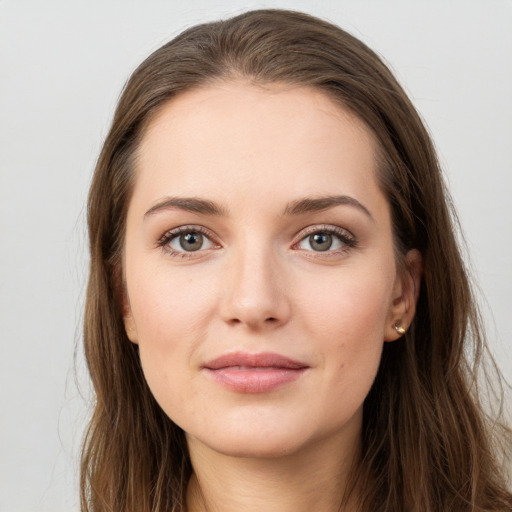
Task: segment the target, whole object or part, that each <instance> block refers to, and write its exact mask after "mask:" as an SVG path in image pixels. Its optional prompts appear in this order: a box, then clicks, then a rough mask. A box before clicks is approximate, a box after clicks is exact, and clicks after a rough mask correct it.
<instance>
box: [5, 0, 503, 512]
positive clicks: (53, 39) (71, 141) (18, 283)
mask: <svg viewBox="0 0 512 512" xmlns="http://www.w3.org/2000/svg"><path fill="white" fill-rule="evenodd" d="M185 4H187V5H186V6H185ZM261 7H287V8H294V9H298V10H303V11H306V12H310V13H313V14H317V15H319V16H322V17H325V18H327V19H329V20H331V21H334V22H336V23H338V24H339V25H341V26H342V27H343V28H345V29H348V30H349V31H350V32H352V33H354V34H355V35H356V36H359V37H360V38H361V39H363V40H364V41H365V42H367V43H368V44H369V45H370V46H371V47H372V48H374V49H375V50H377V51H378V52H379V53H380V54H382V55H384V56H385V59H386V60H387V62H388V63H389V64H390V65H391V67H392V68H393V69H394V70H395V72H396V74H397V75H398V78H399V80H400V81H401V82H402V84H403V85H404V86H405V88H406V90H407V91H408V92H409V94H410V95H411V97H412V99H413V101H414V103H415V104H416V106H417V107H418V109H419V111H420V112H421V114H422V116H423V117H424V119H425V121H426V123H427V124H428V126H429V128H430V130H431V132H432V135H433V137H434V140H435V142H436V144H437V147H438V150H439V153H440V157H441V161H442V163H443V165H444V168H445V171H446V174H447V178H448V181H449V183H450V187H451V191H452V193H453V197H454V200H455V203H456V205H457V207H458V210H459V214H460V219H461V222H462V225H463V228H464V234H465V237H466V241H467V245H468V252H469V255H470V261H471V266H472V269H473V274H474V276H475V278H476V280H477V282H478V283H479V286H480V289H481V291H482V299H481V300H482V305H483V308H484V313H485V318H486V321H487V324H488V328H489V332H490V341H491V347H492V350H493V352H494V354H495V356H496V357H497V359H498V362H499V364H500V366H501V368H502V370H503V372H504V373H505V375H506V376H507V378H508V379H509V381H512V361H511V357H510V354H511V352H512V340H511V338H512V292H511V289H512V286H511V285H512V270H511V267H512V206H511V200H510V198H511V197H512V172H511V162H512V30H510V26H511V20H512V2H510V1H498V0H492V1H489V0H481V1H469V0H463V1H450V2H448V1H439V0H438V1H428V2H427V1H414V0H408V1H398V0H386V1H383V0H380V1H349V0H338V1H332V0H331V1H329V0H303V1H299V0H295V1H293V2H292V1H284V0H283V1H275V2H271V1H266V2H249V1H246V2H244V1H235V0H222V1H221V0H218V1H213V0H212V1H198V0H192V1H190V2H182V1H179V2H178V1H165V2H164V1H156V0H152V1H138V2H135V1H123V2H118V1H98V0H97V1H91V0H89V1H87V2H85V1H61V2H57V1H37V0H34V1H32V2H30V1H23V0H11V1H6V0H4V1H1V0H0V344H1V346H0V411H1V413H0V512H11V511H14V512H25V511H38V512H39V511H41V512H43V511H51V512H59V511H76V510H78V499H77V494H78V490H77V476H78V454H79V447H80V443H81V437H82V434H83V428H84V425H85V420H86V418H87V401H88V399H89V395H90V392H89V389H88V385H87V378H86V373H85V371H84V365H83V361H82V357H81V348H80V324H81V316H82V305H83V296H84V287H85V279H86V268H87V254H86V242H85V227H84V201H85V196H86V191H87V186H88V183H89V180H90V177H91V172H92V169H93V167H94V162H95V158H96V156H97V154H98V151H99V148H100V144H101V141H102V139H103V137H104V136H105V134H106V132H107V127H108V124H109V122H110V119H111V116H112V113H113V109H114V106H115V102H116V99H117V97H118V95H119V92H120V90H121V87H122V85H123V83H124V81H125V80H126V78H127V77H128V75H129V73H130V72H131V71H132V70H133V69H134V67H135V66H136V65H137V64H138V63H139V62H140V61H141V60H142V59H143V58H144V57H145V56H147V54H148V53H149V52H150V51H151V50H153V49H156V48H157V47H158V46H160V45H161V44H162V43H164V42H165V41H167V40H168V39H170V38H171V37H172V36H174V35H176V34H177V33H178V32H179V31H181V30H182V29H183V28H185V27H188V26H190V25H193V24H195V23H197V22H200V21H206V20H211V19H215V18H218V17H221V16H227V15H230V14H234V13H239V12H242V11H243V10H246V9H248V8H261ZM484 295H485V297H486V299H484V298H483V296H484ZM75 344H77V346H78V348H77V356H76V369H75V365H74V351H75Z"/></svg>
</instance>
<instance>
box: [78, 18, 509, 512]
mask: <svg viewBox="0 0 512 512" xmlns="http://www.w3.org/2000/svg"><path fill="white" fill-rule="evenodd" d="M240 77H242V78H243V79H245V80H248V81H251V82H252V83H256V84H265V83H272V82H280V83H287V84H292V85H307V86H313V87H316V88H318V89H320V90H323V91H324V92H325V93H326V94H329V95H330V97H331V98H334V99H335V100H336V101H339V102H341V103H342V104H343V105H344V106H345V107H346V108H349V109H351V110H352V111H353V112H354V113H355V114H356V115H357V116H359V118H361V119H362V120H363V121H364V122H365V123H366V125H367V126H368V128H369V129H370V130H372V131H373V132H374V134H375V136H376V139H377V140H378V143H379V149H380V150H379V162H378V164H379V165H378V167H379V180H380V184H381V187H382V190H383V192H384V193H385V195H386V197H387V199H388V201H389V203H390V205H391V210H392V220H393V224H394V236H395V241H396V246H397V257H398V259H400V258H401V257H402V256H403V255H404V254H405V253H406V251H407V250H409V249H411V248H416V249H419V251H421V253H422V255H423V258H424V275H423V282H422V285H421V292H420V295H419V299H418V305H417V313H416V316H415V319H414V322H413V324H412V325H411V327H410V329H409V330H408V332H407V334H406V335H405V336H404V337H403V338H402V339H401V340H400V341H398V342H395V343H388V344H385V347H384V353H383V356H382V362H381V365H380V369H379V372H378V375H377V378H376V380H375V383H374V385H373V387H372V389H371V391H370V393H369V395H368V397H367V398H366V401H365V403H364V419H363V432H362V462H361V464H360V468H359V470H358V472H357V481H358V485H357V488H358V491H360V492H359V494H360V500H359V501H360V507H361V509H362V510H371V511H373V512H378V511H382V512H384V511H386V512H391V511H393V512H395V511H403V512H405V511H418V512H423V511H425V512H426V511H432V512H433V511H443V512H445V511H448V510H449V511H451V512H462V511H474V512H476V511H484V510H485V511H498V510H499V511H505V510H511V509H512V496H511V494H510V493H509V492H508V491H507V490H506V482H505V475H504V474H503V468H504V464H503V463H501V464H500V463H499V462H498V461H497V460H496V458H495V457H496V455H497V444H496V442H497V439H498V437H499V436H498V434H499V432H498V429H497V427H496V425H497V423H495V424H494V428H492V429H491V425H490V422H489V420H488V416H487V415H486V414H485V413H484V412H483V408H482V407H481V405H480V401H479V399H478V397H477V394H476V391H477V384H476V383H477V379H476V369H475V366H474V361H478V360H479V359H480V357H481V354H482V353H483V351H484V349H485V343H484V339H483V335H482V329H481V326H480V322H479V316H478V311H477V309H476V306H475V301H474V298H473V296H472V292H471V288H470V285H469V280H468V276H467V273H466V270H465V266H464V264H463V261H462V259H461V254H460V251H459V247H458V245H457V242H456V234H455V231H454V220H453V219H454V217H453V214H452V210H451V203H450V201H449V196H448V194H447V191H446V189H445V187H444V184H443V180H442V175H441V171H440V168H439V164H438V161H437V158H436V154H435V151H434V148H433V145H432V142H431V140H430V137H429V135H428V133H427V131H426V129H425V127H424V125H423V123H422V121H421V119H420V118H419V116H418V114H417V112H416V111H415V109H414V107H413V105H412V104H411V102H410V101H409V99H408V98H407V96H406V94H405V93H404V91H403V90H402V89H401V87H400V86H399V85H398V83H397V82H396V80H395V78H394V77H393V75H392V74H391V72H390V71H389V70H388V68H387V67H386V66H385V65H384V64H383V63H382V61H381V60H380V59H379V57H378V56H377V55H376V54H375V53H374V52H373V51H371V50H370V49H369V48H368V47H366V46H365V45H364V44H363V43H362V42H360V41H359V40H357V39H356V38H354V37H353V36H351V35H349V34H348V33H346V32H344V31H343V30H341V29H340V28H338V27H336V26H334V25H332V24H330V23H327V22H324V21H322V20H319V19H317V18H314V17H311V16H309V15H306V14H301V13H297V12H290V11H283V10H261V11H252V12H247V13H245V14H242V15H239V16H236V17H234V18H231V19H228V20H225V21H220V22H215V23H208V24H203V25H199V26H196V27H193V28H190V29H188V30H186V31H185V32H183V33H182V34H180V35H179V36H178V37H176V38H175V39H174V40H172V41H171V42H169V43H168V44H166V45H164V46H163V47H161V48H160V49H158V50H157V51H155V52H154V53H153V54H152V55H151V56H150V57H149V58H148V59H146V60H145V61H144V62H143V63H142V64H141V65H140V66H139V68H138V69H137V70H136V71H135V72H134V73H133V75H132V76H131V78H130V79H129V81H128V83H127V84H126V86H125V89H124V91H123V94H122V96H121V98H120V101H119V105H118V107H117V110H116V113H115V116H114V120H113V123H112V127H111V129H110V132H109V134H108V136H107V138H106V141H105V144H104V146H103V149H102V151H101V154H100V157H99V160H98V163H97V167H96V171H95V175H94V179H93V182H92V186H91V189H90V195H89V202H88V226H89V238H90V254H91V263H90V277H89V284H88V289H87V302H86V312H85V327H84V341H85V354H86V358H87V363H88V367H89V371H90V375H91V379H92V383H93V386H94V390H95V393H96V401H95V404H94V410H93V414H92V418H91V421H90V424H89V428H88V431H87V434H86V438H85V443H84V448H83V454H82V466H81V504H82V510H83V511H89V512H100V511H115V512H121V511H123V512H128V511H131V512H135V511H136V512H150V511H151V512H168V511H175V512H177V511H182V510H184V491H185V488H186V485H187V482H188V479H189V477H190V475H191V471H192V468H191V466H190V460H189V457H188V453H187V447H186V443H185V438H184V434H183V432H182V431H181V429H180V428H179V427H177V426H176V425H175V424H174V423H173V422H172V421H171V420H170V419H169V418H168V417H167V416H166V415H165V413H164V412H163V411H162V410H161V409H160V407H159V406H158V405H157V403H156V402H155V400H154V398H153V396H152V394H151V392H150V390H149V388H148V386H147V384H146V382H145V379H144V376H143V373H142V370H141V365H140V360H139V355H138V348H137V346H136V345H134V344H132V343H130V342H129V340H128V338H127V336H126V333H125V330H124V324H123V312H122V306H121V300H120V296H121V294H122V289H121V287H122V269H121V260H122V251H123V243H124V242H123V237H124V231H125V222H126V210H127V206H128V203H129V201H130V195H131V191H132V188H133V173H134V161H135V158H136V151H137V148H138V144H139V142H140V140H141V137H142V135H143V133H144V129H145V127H146V126H147V125H148V123H149V122H150V120H151V119H152V117H153V116H154V115H155V113H156V112H158V111H159V109H160V108H161V107H162V106H163V105H164V104H165V103H166V102H167V101H169V100H170V99H171V98H173V97H174V96H176V95H177V94H179V93H180V92H181V91H184V90H190V89H192V88H195V87H199V86H202V85H205V84H208V83H210V82H212V81H218V80H229V79H232V78H240ZM505 434H507V435H509V434H510V431H506V429H505ZM501 439H504V437H501ZM505 444H506V443H502V444H501V445H500V446H502V447H504V446H505ZM507 449H508V448H507ZM501 451H502V452H503V450H501ZM503 453H504V452H503ZM359 484H362V485H359Z"/></svg>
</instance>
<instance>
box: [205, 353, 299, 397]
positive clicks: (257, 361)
mask: <svg viewBox="0 0 512 512" xmlns="http://www.w3.org/2000/svg"><path fill="white" fill-rule="evenodd" d="M308 368H309V366H308V365H307V364H305V363H302V362H300V361H296V360H294V359H290V358H289V357H286V356H283V355H281V354H275V353H272V352H264V353H260V354H248V353H245V352H235V353H231V354H225V355H222V356H220V357H218V358H216V359H213V360H211V361H209V362H207V363H205V364H204V365H203V366H202V370H203V371H204V372H205V373H206V374H207V375H209V376H210V377H211V378H213V380H214V381H216V382H217V383H219V384H221V385H222V386H224V387H225V388H227V389H229V390H231V391H235V392H238V393H267V392H269V391H273V390H275V389H277V388H280V387H282V386H284V385H286V384H289V383H291V382H294V381H295V380H297V379H298V378H300V377H301V376H302V375H303V374H304V372H305V371H306V370H307V369H308Z"/></svg>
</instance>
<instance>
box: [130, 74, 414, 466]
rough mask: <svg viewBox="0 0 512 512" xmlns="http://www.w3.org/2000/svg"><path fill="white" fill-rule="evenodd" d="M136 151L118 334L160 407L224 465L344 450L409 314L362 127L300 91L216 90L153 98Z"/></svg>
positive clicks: (317, 95) (312, 93) (230, 86)
mask: <svg viewBox="0 0 512 512" xmlns="http://www.w3.org/2000/svg"><path fill="white" fill-rule="evenodd" d="M138 156H139V158H138V160H137V167H136V179H135V187H134V192H133V196H132V199H131V202H130V205H129V209H128V217H127V226H126V245H125V252H124V262H123V265H124V276H125V279H126V293H127V296H126V302H125V325H126V329H127V333H128V336H129V338H130V339H131V340H132V341H133V342H134V343H137V344H138V345H139V349H140V357H141V361H142V366H143V369H144V374H145V376H146V379H147V382H148V384H149V387H150V388H151V391H152V393H153V394H154V396H155V398H156V400H157V401H158V403H159V404H160V406H161V407H162V409H163V410H164V411H165V412H166V413H167V415H168V416H169V417H170V418H171V419H172V420H173V421H174V422H175V423H176V424H178V425H179V426H180V427H181V428H183V429H184V431H185V432H186V433H187V438H188V440H189V443H190V444H192V445H194V446H197V445H202V446H206V447H208V448H209V449H213V450H215V451H217V452H221V453H224V454H231V455H244V456H264V457H267V456H276V455H281V454H289V453H293V452H296V451H298V450H300V449H302V448H305V447H311V446H313V447H314V446H315V443H320V442H325V441H326V440H333V441H336V442H337V441H339V442H340V443H342V444H343V443H345V444H346V443H353V442H354V440H356V439H357V436H358V435H359V432H360V429H361V419H362V404H363V401H364V399H365V397H366V395H367V393H368V391H369V389H370V387H371V385H372V382H373V380H374V377H375V375H376V372H377V368H378V366H379V361H380V357H381V351H382V347H383V342H384V341H392V340H394V339H396V338H397V337H398V334H397V332H396V331H395V329H394V328H393V324H394V323H395V322H396V321H397V320H399V319H402V320H404V323H405V324H407V323H408V319H410V316H411V315H412V310H413V309H414V306H413V305H411V300H410V292H409V291H408V290H409V288H410V287H408V286H407V283H405V281H404V279H402V278H401V276H399V275H398V274H397V268H396V265H395V259H394V250H393V239H392V229H391V223H390V211H389V205H388V203H387V200H386V198H385V197H384V195H383V194H382V192H381V190H380V189H379V187H378V185H377V180H376V165H375V143H374V140H373V138H372V136H371V134H370V132H369V131H368V130H367V129H366V128H365V126H364V125H363V123H362V122H360V121H359V120H358V119H357V118H356V117H354V116H353V115H352V114H351V113H349V112H348V111H347V110H344V109H343V108H342V107H340V106H339V105H338V104H336V103H334V102H333V101H332V100H331V99H329V98H328V97H327V96H326V95H324V94H323V93H322V92H320V91H317V90H315V89H312V88H292V87H285V86H279V85H272V86H268V87H265V88H261V87H257V86H254V85H249V84H246V83H240V82H232V83H231V82H229V83H222V84H217V85H214V86H208V87H205V88H202V89H198V90H194V91H191V92H186V93H184V94H182V95H181V96H178V97H177V98H175V99H173V100H171V101H170V102H169V103H168V104H167V105H165V106H164V108H163V109H162V110H161V111H160V112H159V114H158V115H157V116H156V118H155V119H153V120H152V121H151V123H150V125H149V127H148V130H147V132H146V133H145V136H144V137H143V140H142V143H141V146H140V151H139V155H138Z"/></svg>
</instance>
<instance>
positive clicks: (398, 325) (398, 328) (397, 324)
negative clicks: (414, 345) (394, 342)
mask: <svg viewBox="0 0 512 512" xmlns="http://www.w3.org/2000/svg"><path fill="white" fill-rule="evenodd" d="M393 327H394V328H395V331H396V332H397V333H398V334H400V336H403V335H404V334H405V329H404V328H403V327H402V320H397V321H396V322H395V325H394V326H393Z"/></svg>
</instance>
